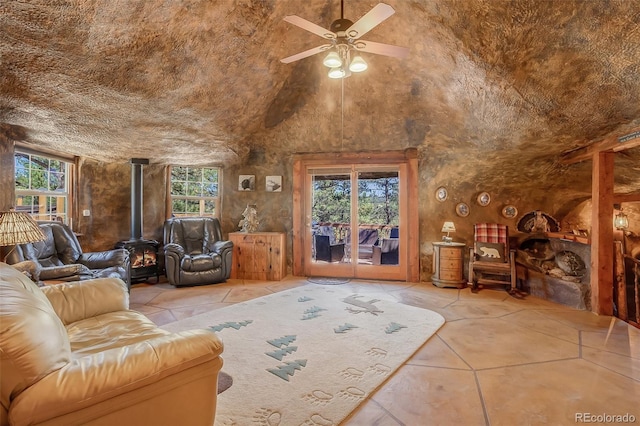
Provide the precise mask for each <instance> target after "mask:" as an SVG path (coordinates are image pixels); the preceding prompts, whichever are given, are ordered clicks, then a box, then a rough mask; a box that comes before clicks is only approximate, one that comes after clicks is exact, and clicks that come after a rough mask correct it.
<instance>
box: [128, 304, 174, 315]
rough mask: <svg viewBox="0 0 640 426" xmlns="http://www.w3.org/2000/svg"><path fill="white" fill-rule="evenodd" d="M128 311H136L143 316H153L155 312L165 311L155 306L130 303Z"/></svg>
mask: <svg viewBox="0 0 640 426" xmlns="http://www.w3.org/2000/svg"><path fill="white" fill-rule="evenodd" d="M129 309H131V310H132V311H138V312H140V313H141V314H143V315H150V314H155V313H156V312H162V311H165V310H166V309H164V308H159V307H157V306H152V305H141V304H138V303H130V304H129Z"/></svg>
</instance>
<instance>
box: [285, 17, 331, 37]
mask: <svg viewBox="0 0 640 426" xmlns="http://www.w3.org/2000/svg"><path fill="white" fill-rule="evenodd" d="M283 19H284V20H285V21H287V22H288V23H290V24H293V25H295V26H298V27H300V28H302V29H303V30H307V31H309V32H311V33H314V34H316V35H319V36H320V37H322V38H326V39H328V40H335V39H336V37H338V36H337V35H336V33H334V32H332V31H329V30H327V29H324V28H322V27H321V26H320V25H316V24H314V23H313V22H309V21H307V20H306V19H304V18H301V17H299V16H296V15H288V16H285V17H284V18H283Z"/></svg>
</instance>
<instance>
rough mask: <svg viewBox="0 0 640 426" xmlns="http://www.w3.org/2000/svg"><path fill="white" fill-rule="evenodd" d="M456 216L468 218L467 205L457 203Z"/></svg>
mask: <svg viewBox="0 0 640 426" xmlns="http://www.w3.org/2000/svg"><path fill="white" fill-rule="evenodd" d="M456 214H457V215H458V216H460V217H467V216H469V206H468V205H467V203H458V204H457V205H456Z"/></svg>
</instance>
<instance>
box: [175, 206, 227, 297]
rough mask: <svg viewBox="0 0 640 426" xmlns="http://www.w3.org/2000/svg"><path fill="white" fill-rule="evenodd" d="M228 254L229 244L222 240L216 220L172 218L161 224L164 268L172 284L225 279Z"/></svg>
mask: <svg viewBox="0 0 640 426" xmlns="http://www.w3.org/2000/svg"><path fill="white" fill-rule="evenodd" d="M232 254H233V243H232V242H231V241H224V240H222V230H221V228H220V222H219V221H218V219H215V218H210V217H175V218H171V219H168V220H167V221H166V222H165V224H164V258H165V269H166V271H167V279H168V280H169V283H170V284H172V285H174V286H189V285H201V284H213V283H219V282H224V281H226V280H227V279H228V278H229V276H230V275H231V265H232V263H231V256H232Z"/></svg>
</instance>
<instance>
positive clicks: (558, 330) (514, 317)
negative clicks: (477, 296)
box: [501, 310, 580, 344]
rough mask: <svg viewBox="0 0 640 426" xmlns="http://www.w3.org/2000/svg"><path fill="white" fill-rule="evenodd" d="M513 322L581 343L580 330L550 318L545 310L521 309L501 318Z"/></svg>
mask: <svg viewBox="0 0 640 426" xmlns="http://www.w3.org/2000/svg"><path fill="white" fill-rule="evenodd" d="M501 319H502V320H504V321H509V322H511V323H512V324H518V325H520V326H521V327H524V328H528V329H530V330H534V331H537V332H540V333H543V334H546V335H549V336H553V337H557V338H558V339H562V340H566V341H567V342H571V343H576V344H577V343H580V332H579V331H578V330H576V329H575V328H573V327H569V326H567V325H565V324H563V323H561V322H558V321H556V320H554V319H549V317H548V316H547V313H546V311H545V310H542V311H538V310H521V311H519V312H514V313H512V314H509V315H506V316H504V317H502V318H501Z"/></svg>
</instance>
